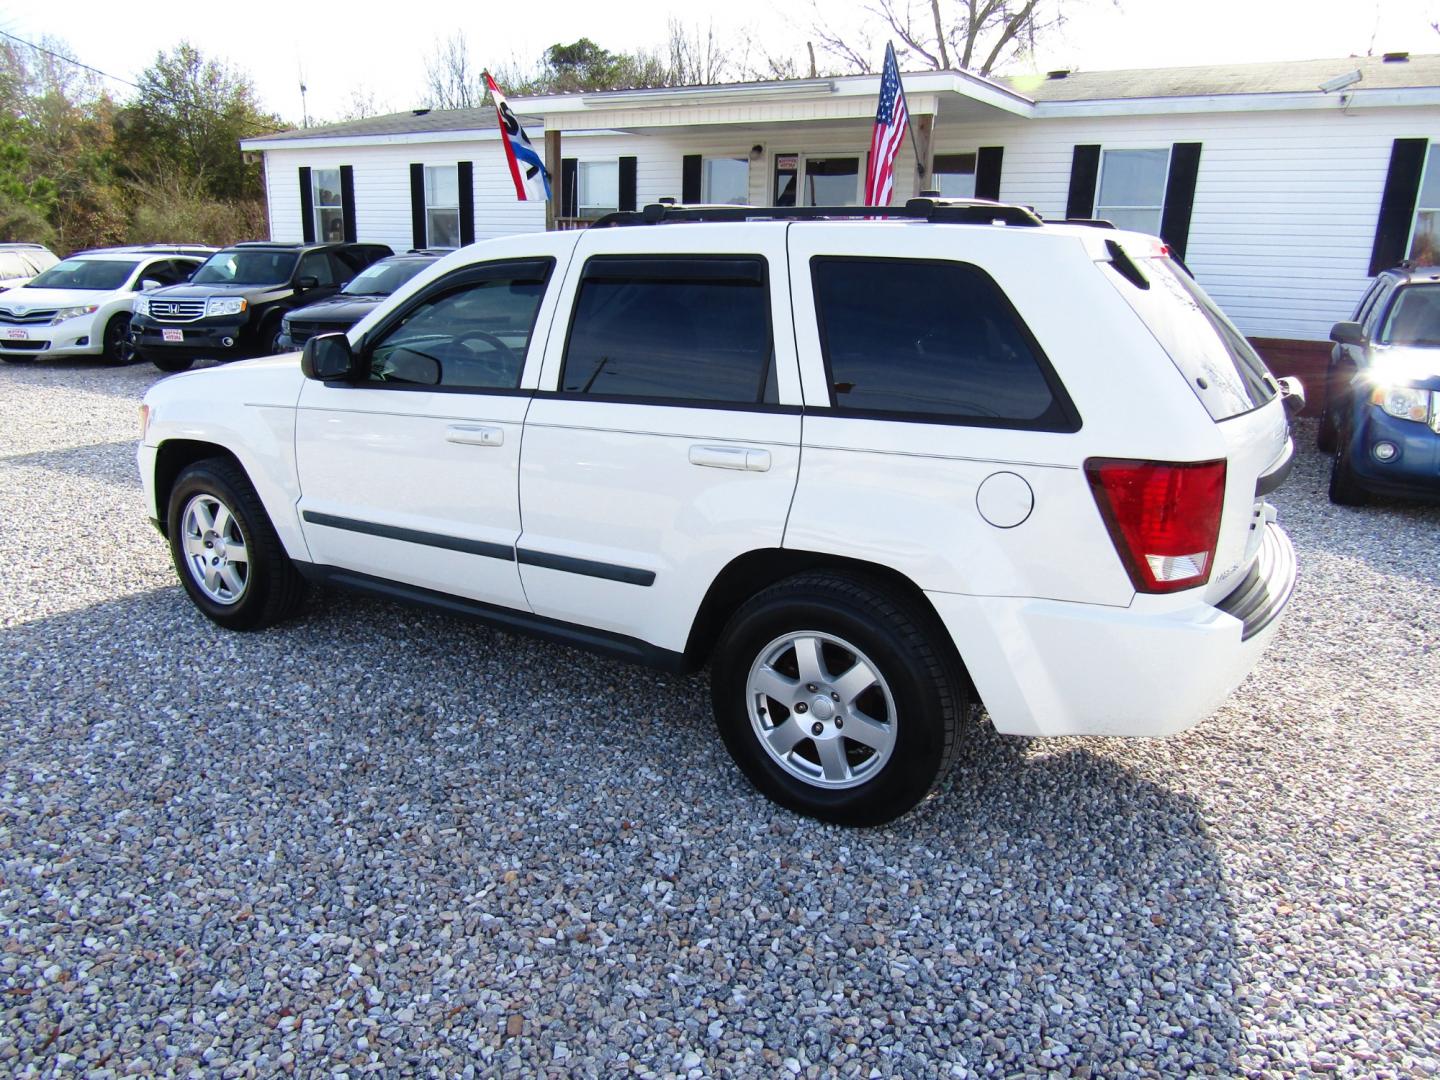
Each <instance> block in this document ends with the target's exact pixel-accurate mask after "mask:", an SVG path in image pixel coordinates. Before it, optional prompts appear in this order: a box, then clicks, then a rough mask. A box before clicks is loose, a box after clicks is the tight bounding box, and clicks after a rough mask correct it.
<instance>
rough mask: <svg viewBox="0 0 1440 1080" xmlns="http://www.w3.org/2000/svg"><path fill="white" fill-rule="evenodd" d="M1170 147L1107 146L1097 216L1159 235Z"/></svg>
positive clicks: (1126, 226)
mask: <svg viewBox="0 0 1440 1080" xmlns="http://www.w3.org/2000/svg"><path fill="white" fill-rule="evenodd" d="M1169 172H1170V150H1169V148H1168V147H1166V148H1165V149H1160V150H1106V151H1105V153H1104V156H1103V157H1102V159H1101V163H1100V196H1099V198H1098V199H1096V201H1095V216H1096V217H1097V218H1101V219H1103V220H1105V221H1109V222H1112V223H1113V224H1114V225H1115V227H1116V228H1117V229H1134V230H1135V231H1136V232H1143V233H1149V234H1151V235H1152V236H1159V235H1160V220H1161V218H1162V217H1163V216H1164V212H1165V181H1166V178H1167V176H1168V175H1169Z"/></svg>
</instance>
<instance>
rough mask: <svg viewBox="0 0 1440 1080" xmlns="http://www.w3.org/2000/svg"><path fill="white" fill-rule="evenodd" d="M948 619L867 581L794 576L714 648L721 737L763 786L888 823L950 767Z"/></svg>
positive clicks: (954, 686) (840, 815)
mask: <svg viewBox="0 0 1440 1080" xmlns="http://www.w3.org/2000/svg"><path fill="white" fill-rule="evenodd" d="M941 634H943V629H941V628H940V627H939V626H938V625H935V620H934V618H933V617H931V616H927V614H926V613H925V612H923V611H921V610H919V608H918V606H916V605H912V604H910V603H909V602H907V601H904V600H901V599H898V598H896V597H895V596H893V595H891V594H890V593H889V592H888V591H886V590H885V589H884V587H883V586H881V585H879V584H878V583H876V582H872V581H870V580H868V579H866V578H862V577H851V576H848V575H842V574H830V573H814V574H803V575H799V576H797V577H793V578H789V579H787V580H785V581H782V582H780V583H778V584H776V585H773V586H771V587H770V588H768V589H766V590H764V591H763V592H761V593H760V594H759V595H757V596H755V597H754V598H752V599H751V600H750V601H749V602H747V603H746V604H745V605H744V606H742V607H741V608H740V610H739V611H738V612H736V613H735V615H734V617H733V618H731V620H730V622H729V624H728V625H727V626H726V628H725V630H724V632H723V633H722V635H721V638H720V641H719V643H718V644H717V646H716V649H715V654H714V660H713V663H712V670H711V695H712V699H713V705H714V710H715V718H716V722H717V724H718V725H719V728H720V734H721V737H722V738H723V739H724V741H725V745H726V748H727V749H728V750H729V751H730V754H731V756H732V757H733V758H734V759H735V763H736V764H737V765H739V767H740V769H741V771H742V772H744V773H745V775H746V777H747V778H749V780H750V782H751V783H753V784H754V785H755V786H756V787H757V788H758V789H759V790H760V791H761V792H762V793H763V794H764V795H766V796H768V797H769V798H771V799H773V800H774V801H775V802H778V803H780V804H781V805H782V806H786V807H788V808H790V809H791V810H795V811H797V812H799V813H802V814H808V815H810V816H811V817H816V818H820V819H821V820H824V821H832V822H835V823H837V824H841V825H879V824H883V823H884V822H887V821H890V820H892V819H894V818H896V817H899V816H900V815H901V814H903V813H905V812H906V811H907V810H909V809H910V808H912V807H913V806H915V804H916V803H918V802H920V801H921V800H922V799H923V798H925V796H926V795H927V794H929V792H930V790H931V789H932V788H933V787H934V786H935V784H936V782H937V781H938V780H939V779H940V778H941V777H943V776H944V775H945V773H946V772H947V771H948V770H949V768H950V766H951V765H952V764H953V763H954V759H955V755H956V753H957V749H958V742H959V726H960V717H961V716H962V715H963V713H964V709H965V704H966V693H965V684H964V679H963V676H962V675H961V674H960V673H959V671H958V670H957V669H956V665H955V663H954V662H953V660H952V659H950V657H951V655H952V654H951V650H950V647H949V643H948V642H947V641H943V640H942V639H941V636H940V635H941Z"/></svg>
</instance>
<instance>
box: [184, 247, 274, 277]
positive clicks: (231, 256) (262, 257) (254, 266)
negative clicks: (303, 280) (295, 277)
mask: <svg viewBox="0 0 1440 1080" xmlns="http://www.w3.org/2000/svg"><path fill="white" fill-rule="evenodd" d="M295 259H296V255H295V252H293V251H221V252H218V253H217V254H215V255H212V256H211V257H210V259H209V261H207V262H206V263H205V265H204V266H202V267H200V269H199V270H197V271H195V276H194V277H193V278H191V279H190V283H191V284H192V285H282V284H284V283H285V282H287V281H289V280H290V271H292V270H294V269H295Z"/></svg>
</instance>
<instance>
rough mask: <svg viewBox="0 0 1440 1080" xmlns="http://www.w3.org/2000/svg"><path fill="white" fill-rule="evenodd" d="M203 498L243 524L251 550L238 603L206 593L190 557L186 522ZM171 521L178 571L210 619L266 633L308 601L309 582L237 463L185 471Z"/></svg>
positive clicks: (210, 462) (218, 461)
mask: <svg viewBox="0 0 1440 1080" xmlns="http://www.w3.org/2000/svg"><path fill="white" fill-rule="evenodd" d="M197 497H200V498H202V499H203V498H213V499H215V500H216V501H218V502H219V503H220V504H223V505H224V507H225V508H226V509H227V510H228V512H229V513H230V514H231V515H232V516H233V518H234V520H235V521H236V522H238V525H239V532H240V536H241V538H242V540H243V542H244V544H245V546H246V548H247V549H248V559H247V560H246V564H247V566H246V572H245V580H244V582H243V588H242V589H241V590H239V591H238V592H237V593H236V596H237V597H238V599H235V600H232V601H230V602H228V603H226V602H219V601H217V600H215V599H213V598H212V597H211V596H210V595H208V594H207V593H206V591H205V589H204V588H202V587H201V584H200V583H199V582H198V581H197V580H196V577H195V572H193V571H192V570H191V566H190V557H189V556H188V555H187V554H186V550H185V543H186V533H185V524H184V521H183V518H184V516H185V510H186V508H187V506H189V505H190V503H191V501H192V500H193V499H196V498H197ZM166 516H167V519H168V533H169V537H170V556H171V558H172V560H173V561H174V563H175V572H176V574H177V575H178V576H179V578H180V583H181V585H183V586H184V587H185V591H186V592H187V593H188V594H189V596H190V599H191V601H192V602H193V603H194V604H195V606H196V607H197V608H199V609H200V610H201V611H202V612H203V613H204V614H205V615H206V616H207V617H208V618H210V619H211V620H212V621H214V622H216V623H218V624H220V625H221V626H223V627H225V628H226V629H227V630H261V629H264V628H265V627H267V626H273V625H274V624H275V623H278V622H281V621H283V620H284V619H286V618H288V617H289V616H290V615H292V614H294V612H295V611H296V609H297V608H298V607H299V605H300V601H301V599H302V598H303V596H304V579H303V578H301V576H300V575H299V573H297V572H296V570H295V567H294V564H292V563H291V562H290V557H289V556H288V555H287V554H286V553H285V548H284V546H283V545H282V544H281V543H280V538H279V537H278V536H277V535H276V534H275V527H274V526H273V525H272V524H271V523H270V518H269V516H268V515H267V514H266V513H265V508H264V506H263V505H262V504H261V502H260V496H259V495H257V494H256V493H255V488H254V486H253V485H252V484H251V483H250V479H249V477H247V476H246V475H245V471H244V470H243V469H241V468H240V467H239V466H238V465H237V464H235V462H233V461H230V460H227V459H225V458H207V459H206V460H204V461H198V462H196V463H195V464H194V465H191V466H189V467H188V468H187V469H185V471H184V472H182V473H181V474H180V476H179V478H178V479H177V480H176V481H175V487H174V488H173V489H172V490H171V493H170V505H169V507H168V508H167V511H166Z"/></svg>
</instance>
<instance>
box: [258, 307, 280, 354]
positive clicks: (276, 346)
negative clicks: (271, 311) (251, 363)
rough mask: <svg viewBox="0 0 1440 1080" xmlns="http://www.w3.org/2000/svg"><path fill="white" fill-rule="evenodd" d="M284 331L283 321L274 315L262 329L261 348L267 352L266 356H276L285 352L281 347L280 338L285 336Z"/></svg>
mask: <svg viewBox="0 0 1440 1080" xmlns="http://www.w3.org/2000/svg"><path fill="white" fill-rule="evenodd" d="M284 330H285V327H284V325H283V324H282V321H281V319H280V318H279V317H277V316H274V315H272V316H271V317H270V318H269V319H267V320H266V321H265V323H264V325H262V326H261V327H260V347H261V348H262V349H264V350H265V355H266V356H274V355H275V354H276V353H280V352H284V351H285V350H284V349H282V348H281V347H280V338H281V337H282V336H283V334H284Z"/></svg>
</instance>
